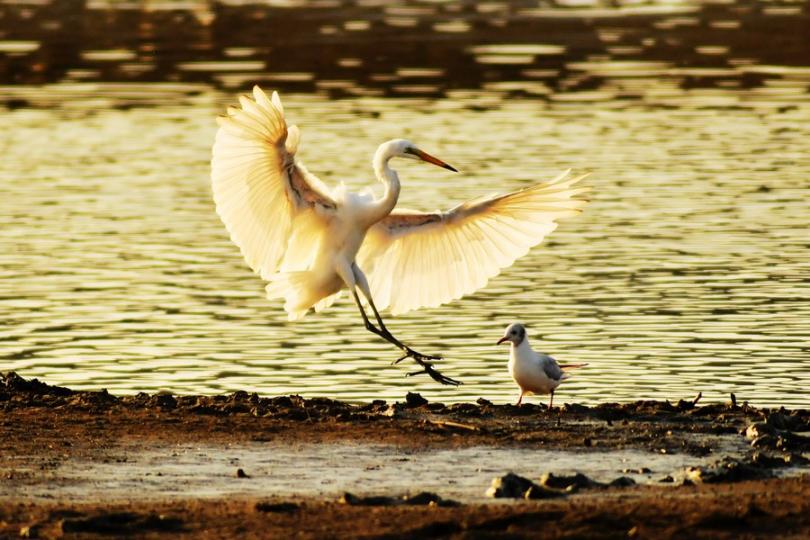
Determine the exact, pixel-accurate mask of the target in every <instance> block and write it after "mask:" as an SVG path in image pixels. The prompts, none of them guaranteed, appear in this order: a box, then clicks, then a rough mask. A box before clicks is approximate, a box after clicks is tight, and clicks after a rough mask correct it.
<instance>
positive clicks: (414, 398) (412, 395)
mask: <svg viewBox="0 0 810 540" xmlns="http://www.w3.org/2000/svg"><path fill="white" fill-rule="evenodd" d="M405 403H406V404H407V405H408V407H421V406H422V405H427V404H428V400H426V399H425V398H423V397H422V395H421V394H417V393H416V392H408V393H407V394H406V395H405Z"/></svg>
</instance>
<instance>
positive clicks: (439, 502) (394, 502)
mask: <svg viewBox="0 0 810 540" xmlns="http://www.w3.org/2000/svg"><path fill="white" fill-rule="evenodd" d="M338 502H340V503H341V504H348V505H351V506H402V505H408V506H459V503H458V502H456V501H453V500H449V499H442V498H441V497H439V496H438V495H436V494H435V493H430V492H427V491H423V492H422V493H419V494H417V495H412V496H408V495H404V496H402V497H389V496H385V495H383V496H371V497H358V496H357V495H355V494H353V493H349V492H346V493H344V494H343V495H342V496H341V497H340V499H338Z"/></svg>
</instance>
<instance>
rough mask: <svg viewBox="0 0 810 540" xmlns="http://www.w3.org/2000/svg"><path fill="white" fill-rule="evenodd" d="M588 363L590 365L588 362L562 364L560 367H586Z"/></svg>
mask: <svg viewBox="0 0 810 540" xmlns="http://www.w3.org/2000/svg"><path fill="white" fill-rule="evenodd" d="M587 365H588V363H587V362H586V363H584V364H560V367H561V368H562V369H576V368H581V367H585V366H587Z"/></svg>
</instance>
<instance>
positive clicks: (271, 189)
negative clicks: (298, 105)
mask: <svg viewBox="0 0 810 540" xmlns="http://www.w3.org/2000/svg"><path fill="white" fill-rule="evenodd" d="M239 101H240V105H241V107H238V108H237V107H229V108H228V112H227V115H225V116H221V117H219V118H218V119H217V121H218V123H219V126H220V127H219V131H218V132H217V135H216V140H215V142H214V149H213V158H212V160H211V183H212V188H213V192H214V202H215V203H216V208H217V213H218V214H219V216H220V218H222V221H223V222H224V223H225V226H226V227H227V229H228V231H229V232H230V235H231V240H233V242H234V243H235V244H236V245H237V246H239V248H240V249H241V251H242V255H243V256H244V257H245V260H246V261H247V263H248V264H249V265H250V267H251V268H252V269H253V270H254V271H255V272H257V273H259V274H260V275H261V276H262V278H264V279H270V277H271V276H272V275H274V274H275V273H276V272H278V271H279V270H281V271H295V270H306V269H307V268H308V266H309V265H310V264H311V263H312V260H313V258H314V256H315V253H316V252H317V245H318V243H319V242H320V240H321V238H322V236H323V234H324V231H325V229H326V227H325V223H326V222H327V221H328V220H329V219H331V217H332V215H333V214H334V210H335V201H334V200H333V199H332V197H330V196H329V195H328V192H329V190H328V188H327V187H326V186H325V185H324V184H323V182H321V181H320V180H319V179H318V178H317V177H315V176H314V175H313V174H310V173H309V172H308V171H307V170H306V169H305V168H304V166H303V165H302V164H301V163H300V162H298V161H297V160H296V159H295V152H296V150H297V147H298V140H299V132H298V128H297V127H296V126H289V127H288V126H287V122H286V121H285V119H284V108H283V107H282V105H281V100H280V99H279V97H278V94H277V93H276V92H273V97H272V99H269V98H268V97H267V95H266V94H265V93H264V92H263V91H262V90H261V89H260V88H259V87H258V86H256V87H254V88H253V97H252V98H251V97H248V96H241V97H240V99H239Z"/></svg>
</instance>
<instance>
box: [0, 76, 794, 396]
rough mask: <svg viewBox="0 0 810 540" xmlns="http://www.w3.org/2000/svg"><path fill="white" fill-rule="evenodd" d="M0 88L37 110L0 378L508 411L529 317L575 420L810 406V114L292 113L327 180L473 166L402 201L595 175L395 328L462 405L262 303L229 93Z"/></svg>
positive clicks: (355, 325) (349, 333)
mask: <svg viewBox="0 0 810 540" xmlns="http://www.w3.org/2000/svg"><path fill="white" fill-rule="evenodd" d="M614 67H615V66H614ZM626 67H627V66H625V67H624V68H626ZM616 68H617V69H618V67H616ZM624 68H623V69H624ZM645 69H652V67H651V66H646V67H645ZM655 69H670V68H668V67H665V66H657V67H655ZM427 74H428V75H431V73H430V72H428V73H427ZM411 75H419V73H411ZM415 80H419V78H418V77H415ZM0 91H2V92H5V93H6V95H7V94H8V93H9V92H13V93H16V94H15V95H24V96H25V100H26V102H27V103H29V104H34V105H36V104H38V103H41V104H42V107H43V108H34V107H21V108H17V109H14V110H9V111H6V112H3V113H2V118H3V123H4V133H5V135H4V137H3V140H2V150H3V156H4V158H3V160H0V217H1V218H2V223H3V226H2V228H0V252H2V253H3V256H2V259H0V369H2V370H16V371H18V372H20V374H22V375H24V376H26V377H41V378H43V379H45V380H46V381H48V382H50V383H54V384H63V385H68V386H71V387H74V388H108V389H109V390H110V391H112V392H117V393H128V392H138V391H157V390H167V391H171V392H182V393H190V392H202V393H214V392H229V391H233V390H237V389H244V390H249V391H254V390H255V391H257V392H260V393H262V394H280V393H299V394H302V395H304V396H308V397H309V396H318V395H324V396H330V397H339V398H343V399H353V400H360V399H362V400H368V399H372V398H384V399H401V398H402V396H403V395H404V393H405V392H406V391H408V390H415V391H419V392H421V393H423V395H425V396H427V397H428V398H430V399H441V400H443V401H457V400H470V399H475V398H478V397H481V396H483V397H486V398H489V399H492V400H495V401H498V402H503V401H506V400H511V399H514V397H515V395H514V394H515V392H514V388H513V385H512V383H511V382H510V381H509V378H508V375H507V372H506V365H505V364H506V354H507V352H506V349H505V348H498V347H495V346H494V345H493V343H494V342H495V340H496V339H497V338H498V337H499V336H500V333H501V331H502V329H503V327H504V326H505V325H506V324H507V323H509V322H511V321H512V320H515V319H520V320H522V321H524V322H525V323H526V324H527V325H528V326H529V328H530V332H531V333H532V334H533V335H535V336H537V335H542V336H543V340H542V341H539V342H538V341H537V340H535V344H536V345H538V346H539V347H540V348H542V349H544V350H546V351H547V352H549V353H552V354H554V355H555V356H557V357H558V358H559V359H561V360H564V361H579V362H589V363H590V365H589V367H588V368H586V369H583V370H580V371H579V372H578V373H577V376H576V377H575V378H573V379H572V380H570V381H569V382H567V383H566V386H565V387H564V389H562V390H561V391H560V392H559V395H558V399H559V401H560V403H563V402H565V401H579V402H586V403H594V402H599V401H604V400H630V399H640V398H657V399H677V398H680V397H685V396H694V395H695V394H696V393H697V392H698V391H702V392H703V393H704V396H705V399H711V400H721V399H727V397H728V393H729V392H735V393H736V394H737V396H738V399H740V400H750V401H751V402H752V403H755V404H758V405H777V404H779V405H782V404H784V405H793V406H798V405H801V406H808V405H810V398H808V395H807V393H806V388H808V387H810V337H808V336H810V333H809V332H808V327H807V323H808V321H809V320H810V301H809V300H808V298H810V277H809V276H810V249H809V248H810V236H808V232H807V215H808V208H809V207H808V203H807V201H808V200H810V187H808V182H807V179H808V178H810V161H808V160H807V159H806V142H807V141H808V140H810V105H809V104H808V102H807V100H799V101H791V106H789V107H785V106H784V104H785V100H784V97H783V94H782V93H781V92H760V91H757V90H756V89H751V90H738V91H728V90H727V91H723V92H717V93H712V91H710V90H708V89H695V90H688V89H687V90H677V89H674V88H665V87H662V88H661V89H660V90H659V91H657V92H658V93H657V94H655V95H654V96H651V97H650V99H649V100H647V99H643V100H637V101H633V102H628V101H626V100H621V99H612V98H610V97H605V96H594V97H593V99H581V100H570V99H565V98H566V97H569V98H570V97H571V96H573V95H575V94H576V93H572V94H559V95H556V96H555V97H560V99H552V100H548V101H537V100H532V99H516V98H514V97H508V95H507V94H503V93H499V92H496V91H491V92H490V91H486V90H465V91H461V90H459V91H456V92H453V93H451V95H450V96H449V97H448V98H442V99H416V98H412V99H402V98H396V99H395V98H386V99H380V98H373V97H360V98H351V99H344V100H330V99H328V98H327V97H325V96H322V95H314V94H285V95H284V96H283V98H284V100H285V107H286V109H287V113H288V116H289V117H290V118H291V119H292V120H293V121H295V122H296V123H298V124H299V125H300V126H301V128H302V133H303V141H302V144H301V151H300V153H299V155H300V156H301V157H302V159H303V160H304V161H305V162H306V163H307V164H308V165H309V166H310V168H311V169H312V170H313V171H314V172H316V173H317V174H319V175H320V176H321V177H322V178H323V179H324V180H326V181H327V182H328V183H336V182H337V181H340V180H343V181H345V182H346V183H347V184H349V185H350V186H351V187H353V188H360V187H362V186H365V185H368V184H371V183H373V177H372V173H371V169H370V158H371V155H372V153H373V151H374V149H375V148H376V145H377V144H378V143H380V142H382V141H384V140H386V139H389V138H392V137H408V138H411V139H413V140H415V141H418V143H419V144H420V146H422V147H423V148H425V149H428V150H429V151H430V152H431V153H434V154H436V155H438V156H440V157H442V158H443V159H446V160H447V161H448V162H450V163H452V164H453V165H455V166H456V167H458V168H459V169H460V170H461V171H462V174H460V175H457V176H449V175H445V174H443V173H442V172H441V171H437V170H435V169H434V168H428V167H421V166H419V164H417V163H410V162H404V163H398V164H397V165H398V169H399V170H400V174H401V178H402V180H403V191H402V204H403V205H405V206H408V207H412V208H420V209H424V210H433V209H436V208H448V207H450V206H452V205H454V204H456V203H457V202H459V201H462V200H464V199H467V198H472V197H475V196H478V195H483V194H486V193H490V192H493V191H505V190H509V189H514V188H518V187H521V186H524V185H527V184H529V183H530V182H533V181H537V180H542V179H548V178H551V177H553V176H555V175H556V174H557V173H558V172H559V171H560V170H563V169H566V168H569V167H571V168H574V169H575V170H576V171H578V172H582V171H592V174H591V176H590V178H589V180H588V183H589V184H590V185H591V186H592V193H591V198H592V202H591V204H590V205H589V206H588V207H587V209H586V211H585V212H584V213H583V215H582V216H580V217H578V218H576V219H574V220H569V221H566V222H564V223H563V224H562V225H561V227H560V228H559V229H558V230H557V232H555V233H554V234H553V235H552V236H551V237H550V238H549V240H548V241H547V242H545V243H544V244H543V245H542V246H541V247H540V248H538V249H535V250H533V251H532V252H531V254H530V255H529V256H527V257H525V258H523V259H521V260H520V261H519V262H518V263H517V264H516V265H515V266H514V267H513V268H511V269H509V270H508V271H506V272H504V273H503V274H502V275H501V276H499V277H498V278H496V279H494V280H492V281H491V282H490V284H489V286H488V287H487V288H486V289H485V290H483V291H482V292H481V293H479V294H477V295H475V296H472V297H469V298H465V299H464V300H462V301H459V302H455V303H453V304H451V305H449V306H445V307H442V308H438V309H432V310H424V311H421V312H418V313H414V314H410V315H407V316H401V317H398V318H396V319H394V318H391V319H390V326H391V328H392V330H393V331H394V332H395V333H396V334H398V335H400V336H402V337H403V338H404V339H406V340H407V341H409V342H411V343H413V344H414V345H415V346H418V348H420V349H423V350H425V351H428V352H441V353H442V354H444V355H445V356H446V357H447V359H446V361H445V362H444V371H445V372H446V373H447V374H448V375H451V376H453V377H458V378H460V379H461V380H463V381H464V383H465V384H464V385H463V386H461V387H460V388H458V389H455V388H444V387H439V386H437V385H436V384H435V383H433V382H432V381H430V380H429V379H427V378H426V377H416V378H405V377H404V376H403V375H404V373H405V372H406V371H407V369H406V368H405V367H402V366H399V367H392V366H390V365H389V363H390V361H391V360H393V359H395V358H396V356H397V355H396V352H395V351H394V350H392V349H391V348H390V347H389V346H387V345H386V344H384V343H381V342H379V341H377V340H375V339H372V336H370V335H369V334H368V333H367V332H366V331H365V330H364V329H363V328H362V326H361V325H360V323H359V318H358V316H357V314H356V311H355V308H354V307H353V306H352V305H351V304H350V303H348V302H346V301H343V302H341V303H339V304H338V305H337V306H336V307H335V308H333V309H331V310H330V311H328V312H326V313H324V314H320V315H310V316H308V317H307V318H306V319H305V320H304V321H301V322H298V323H294V324H293V323H288V322H286V319H285V316H284V314H283V312H282V309H281V307H280V306H279V305H278V304H277V303H271V302H269V301H267V300H265V299H264V297H263V290H262V283H261V280H260V279H259V278H258V277H256V276H254V275H253V274H252V273H251V272H250V270H249V269H248V268H247V267H246V266H245V264H244V263H243V261H242V259H241V257H240V255H239V252H238V249H237V248H236V247H235V246H233V245H232V244H231V243H230V241H229V240H228V238H227V235H226V232H225V229H224V227H223V226H222V224H221V223H220V221H219V219H218V217H217V216H216V214H215V212H214V210H213V204H212V201H211V196H210V189H209V184H208V182H209V180H208V175H209V159H210V146H211V143H212V141H213V135H214V131H215V124H214V122H213V117H214V116H215V115H216V114H218V113H219V112H220V111H221V110H222V109H223V107H224V104H226V103H229V102H231V101H232V99H233V96H232V95H231V94H230V93H219V92H214V91H211V90H210V89H208V88H207V87H205V86H203V85H184V84H180V83H163V84H140V85H138V84H135V85H125V84H101V83H98V84H92V85H91V84H81V85H66V84H64V85H52V86H45V87H24V86H15V87H13V88H11V89H2V90H0ZM141 105H149V107H142V106H141Z"/></svg>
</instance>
